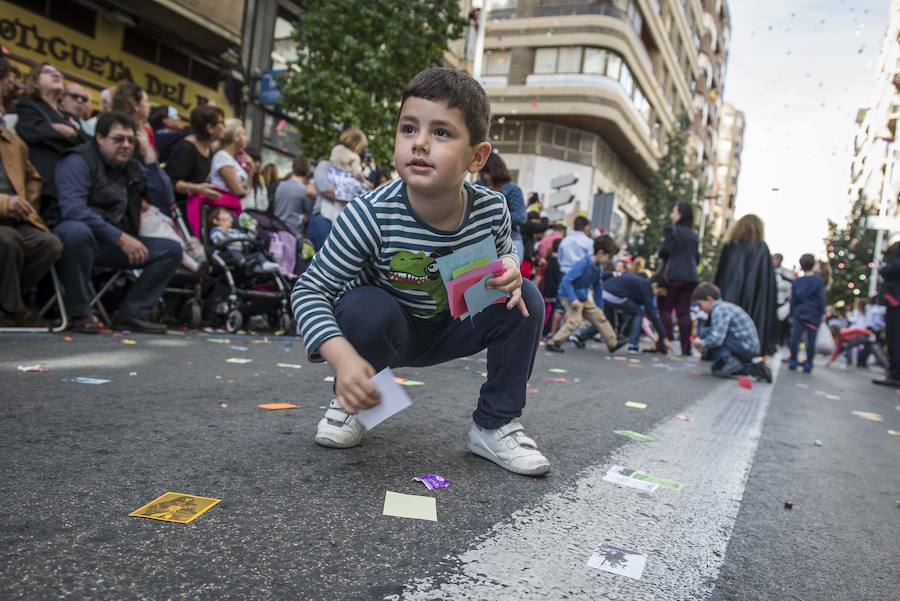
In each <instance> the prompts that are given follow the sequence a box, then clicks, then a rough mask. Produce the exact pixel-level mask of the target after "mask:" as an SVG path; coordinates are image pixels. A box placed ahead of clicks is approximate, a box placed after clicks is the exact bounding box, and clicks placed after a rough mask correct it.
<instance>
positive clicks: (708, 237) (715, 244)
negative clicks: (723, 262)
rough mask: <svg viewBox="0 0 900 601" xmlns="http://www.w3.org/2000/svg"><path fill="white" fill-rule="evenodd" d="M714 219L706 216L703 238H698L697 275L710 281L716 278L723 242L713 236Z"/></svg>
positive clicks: (701, 279)
mask: <svg viewBox="0 0 900 601" xmlns="http://www.w3.org/2000/svg"><path fill="white" fill-rule="evenodd" d="M714 224H715V220H714V219H713V218H712V217H707V219H706V227H704V228H703V239H702V240H700V249H701V250H700V264H699V265H698V266H697V275H698V276H699V277H700V281H701V282H702V281H706V282H712V281H713V280H715V279H716V269H718V267H719V257H721V256H722V249H723V248H724V247H725V243H724V242H723V241H722V240H719V239H718V238H717V237H715V236H713V225H714Z"/></svg>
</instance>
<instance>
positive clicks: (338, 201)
mask: <svg viewBox="0 0 900 601" xmlns="http://www.w3.org/2000/svg"><path fill="white" fill-rule="evenodd" d="M92 100H93V98H92V93H91V92H90V91H89V90H87V89H85V88H84V87H83V86H81V85H79V84H78V83H77V82H72V81H65V79H64V77H63V75H62V73H61V72H60V71H59V70H58V69H57V68H56V67H54V66H53V65H52V64H49V63H42V64H38V65H35V66H34V68H33V69H32V71H31V72H30V73H29V74H27V76H26V77H24V78H23V77H21V74H19V73H18V71H17V70H16V69H15V68H14V67H13V66H12V65H11V64H9V63H8V62H7V61H6V60H5V59H3V58H2V57H0V101H2V103H3V104H2V113H3V115H4V124H3V127H0V155H2V164H3V170H2V175H3V177H2V178H0V220H2V221H0V257H2V261H3V266H4V269H3V274H2V282H0V291H2V295H0V300H2V304H0V325H3V326H42V325H46V322H45V320H44V317H42V316H41V315H39V314H38V312H37V310H36V308H35V306H34V305H33V303H31V302H28V300H29V299H33V298H35V297H34V292H33V290H34V288H35V286H36V285H37V284H38V283H39V282H40V281H41V280H42V279H44V277H45V276H46V275H47V274H48V272H49V270H50V269H51V267H53V266H55V267H56V272H57V273H58V276H59V281H60V282H61V285H62V290H63V297H64V303H65V309H66V310H67V312H68V315H69V316H70V322H71V325H70V328H71V329H72V330H74V331H76V332H83V333H95V332H97V331H98V330H99V329H100V328H101V326H102V324H101V323H100V322H99V321H98V319H97V317H96V316H95V311H94V301H95V300H96V298H95V291H94V287H93V278H94V276H95V274H96V273H97V271H98V269H99V270H103V269H107V270H121V269H135V270H137V271H135V272H134V278H133V282H132V283H131V285H130V287H129V288H128V291H127V293H126V294H125V295H124V298H122V299H121V302H119V303H118V308H117V310H116V311H115V313H114V314H113V315H112V318H111V320H110V321H111V324H110V325H111V326H112V327H114V328H123V329H130V330H136V331H144V332H161V331H164V329H165V325H164V324H162V323H159V322H158V321H156V320H154V319H153V318H151V315H153V314H154V308H155V307H156V305H157V304H158V302H159V299H160V297H161V296H162V295H163V293H164V290H165V288H166V286H167V284H168V282H169V281H170V279H171V278H172V276H173V274H175V272H176V270H177V269H179V267H181V268H182V269H187V270H188V271H190V272H192V273H195V274H201V275H202V274H205V273H206V272H207V271H208V269H209V265H208V263H207V257H206V256H205V251H204V244H205V243H210V244H212V245H216V244H220V243H223V241H224V242H225V244H224V246H223V249H227V250H223V252H224V253H225V254H227V256H228V258H229V260H228V263H229V264H230V265H236V266H239V268H240V269H241V270H242V271H247V272H251V273H252V272H272V271H277V270H278V269H279V268H280V269H281V271H282V272H283V274H284V275H285V276H288V277H290V278H294V277H296V274H297V273H299V272H300V271H302V267H303V266H304V265H305V262H306V261H307V260H308V259H309V258H310V257H311V255H312V253H314V252H317V251H319V250H320V249H321V248H322V246H323V245H324V243H325V240H326V239H327V238H328V235H329V232H330V230H331V228H332V226H333V224H334V222H335V220H336V219H337V217H338V216H339V215H340V214H341V213H342V211H343V210H344V209H345V208H346V206H347V205H348V203H349V202H350V201H352V200H353V199H354V198H357V197H359V196H360V195H363V194H365V193H366V192H368V191H369V190H372V189H376V188H378V187H379V186H382V185H383V184H385V183H387V182H389V181H391V179H392V171H391V170H390V169H387V170H385V169H375V168H374V167H373V166H372V163H371V159H370V157H368V156H367V146H368V141H367V139H366V135H365V134H364V133H363V132H362V131H361V130H359V129H357V128H352V127H351V128H348V129H346V130H345V131H343V132H342V133H341V134H340V136H339V138H338V140H337V143H336V144H335V145H334V147H333V149H332V150H331V152H330V154H329V156H328V157H327V158H323V159H322V160H320V161H318V162H317V163H315V164H311V163H310V161H308V160H307V159H306V158H303V157H300V158H297V159H296V160H294V161H293V164H292V166H291V167H292V168H291V171H290V173H287V174H285V176H284V177H281V175H280V174H279V172H278V168H277V166H276V165H275V164H272V163H270V164H266V165H262V164H261V161H260V154H259V152H257V151H254V150H253V149H249V148H248V147H247V142H248V140H247V134H246V131H245V130H244V127H243V125H242V123H241V122H240V121H239V120H236V119H227V118H226V115H225V112H224V111H223V110H222V109H221V108H219V107H216V106H214V105H212V104H205V105H200V106H197V107H196V108H194V109H193V110H192V111H191V112H190V114H189V115H186V116H184V115H182V114H180V113H179V112H178V110H177V109H176V108H175V107H172V106H166V105H163V106H156V107H152V106H151V105H150V102H149V98H148V95H147V92H146V90H144V89H142V88H141V87H140V86H139V85H137V84H134V83H132V82H129V81H123V82H120V83H119V84H118V85H116V86H115V87H113V88H109V89H106V90H103V91H102V93H101V94H100V101H101V107H102V108H101V110H100V111H95V110H94V109H93V104H92ZM477 180H478V183H479V184H480V185H482V186H484V188H486V189H488V190H491V191H494V192H497V193H499V194H500V195H502V197H503V198H504V199H505V202H506V204H507V210H508V213H509V217H510V227H511V240H512V245H513V250H514V253H515V255H516V256H517V257H519V258H520V269H521V273H522V275H523V277H525V279H528V280H531V281H533V282H534V283H535V284H536V286H537V288H538V289H539V290H540V291H541V292H542V294H543V297H544V299H545V303H546V319H545V324H544V337H545V339H546V345H545V346H546V349H547V351H550V352H557V353H562V352H565V349H564V348H563V347H564V345H565V344H567V343H568V342H572V343H573V344H574V345H575V346H576V347H578V348H583V347H584V346H585V344H586V342H587V341H588V340H590V339H591V338H593V337H595V336H597V337H598V339H599V340H601V341H602V342H603V343H605V344H606V346H607V347H608V349H609V351H610V352H616V351H618V350H619V349H620V348H623V347H626V346H627V352H629V353H638V352H641V342H642V339H643V338H646V339H647V340H648V341H649V344H647V345H646V346H645V348H644V349H643V351H644V352H660V353H667V352H672V347H673V344H675V345H676V347H677V348H678V349H679V350H680V352H681V354H682V355H690V354H691V353H693V352H694V350H693V349H694V348H695V347H697V348H700V349H702V352H703V354H704V355H705V356H707V357H709V358H712V359H714V363H713V371H714V373H716V374H717V375H731V374H734V373H748V374H751V375H755V376H757V377H759V378H761V379H767V380H768V379H770V378H771V375H770V370H769V368H768V366H767V364H766V361H765V358H766V357H771V356H772V355H774V353H775V351H776V349H777V347H778V346H784V347H786V348H788V349H789V351H790V358H789V359H787V362H788V363H789V368H790V369H796V368H798V367H801V366H802V367H803V369H804V370H805V371H807V372H809V371H811V370H812V366H813V363H812V356H813V353H815V351H816V350H817V349H818V350H820V351H821V352H826V351H831V352H836V353H838V354H840V353H842V354H843V355H844V356H845V357H846V358H847V361H848V362H850V361H852V362H855V363H856V364H857V365H859V366H861V367H866V366H868V365H869V362H870V361H871V360H872V359H873V358H874V360H875V361H878V362H882V361H884V362H885V363H888V361H887V360H886V359H885V358H884V355H883V353H881V348H882V345H883V344H884V343H885V342H887V343H888V345H889V347H890V349H889V352H888V356H889V357H891V359H892V361H891V362H890V365H891V366H892V368H891V377H889V378H888V380H889V381H894V380H900V378H898V377H896V376H900V361H896V360H894V359H896V357H895V356H896V355H897V350H896V349H895V348H894V347H895V346H896V345H894V344H892V342H891V336H889V335H887V336H886V335H885V334H889V333H890V329H891V328H890V325H889V323H888V322H891V323H893V321H892V319H888V317H889V316H891V317H892V316H893V313H894V311H892V309H894V308H896V307H895V306H894V305H892V304H891V302H890V299H894V298H897V297H896V296H894V295H892V294H891V293H890V292H888V293H886V294H882V295H881V296H879V297H878V298H873V299H863V300H861V301H860V302H859V303H858V305H857V306H856V307H855V308H854V310H853V311H852V313H850V314H849V315H845V316H842V315H839V314H838V313H837V312H836V311H835V308H834V307H833V306H830V305H826V304H825V300H824V299H825V289H826V287H827V285H828V282H827V280H828V264H827V263H824V262H822V261H816V260H815V258H814V257H812V255H804V256H803V257H800V267H801V271H802V273H801V274H795V273H793V272H792V271H790V270H789V269H787V268H786V267H785V266H784V265H783V264H782V263H783V257H781V256H780V255H777V254H776V255H774V256H772V255H770V252H769V248H768V246H767V245H766V243H765V240H764V230H763V223H762V221H761V220H760V219H759V218H758V217H756V216H754V215H746V216H744V217H742V218H741V219H740V220H738V221H737V222H736V223H735V224H734V226H733V227H732V228H731V230H730V231H729V232H728V234H727V236H726V240H725V245H724V249H723V251H722V253H721V258H720V261H719V265H718V270H717V272H716V276H715V278H714V280H713V281H712V282H708V283H702V282H700V279H699V277H698V272H697V268H698V263H699V260H700V253H699V240H698V236H697V232H696V231H695V228H694V214H693V209H692V207H691V205H689V204H686V203H681V204H679V205H677V206H675V207H673V209H672V213H671V216H670V219H671V225H670V226H669V227H667V228H666V229H665V232H664V236H663V239H662V240H660V245H659V249H658V253H657V255H656V256H655V257H639V256H632V255H631V253H630V252H629V250H628V246H627V244H624V243H623V241H617V240H615V239H613V238H612V237H610V236H609V235H601V236H598V235H597V234H598V232H596V231H592V228H591V225H590V222H589V221H588V219H587V218H586V217H583V216H576V217H575V218H574V219H573V220H571V221H570V222H568V223H566V222H564V221H560V222H550V220H548V219H547V218H546V217H545V216H544V215H545V213H544V212H543V211H542V207H541V204H540V200H539V196H538V195H537V194H532V195H531V196H530V198H529V199H528V200H527V201H526V198H525V195H524V194H523V191H522V190H521V189H520V188H519V186H517V185H516V183H515V182H514V181H513V178H512V177H511V175H510V171H509V169H508V167H507V165H506V164H505V162H504V160H503V159H502V158H501V156H500V155H499V154H498V153H496V152H491V153H489V155H488V156H487V157H486V160H485V162H484V165H483V166H481V167H480V168H479V170H478V173H477ZM245 211H248V212H249V214H253V215H255V214H258V213H265V214H267V215H269V216H271V217H272V218H273V221H274V222H276V223H278V224H279V227H282V228H283V229H284V231H285V232H286V233H288V234H290V235H291V236H293V238H294V240H295V242H296V243H295V244H292V246H291V248H292V252H293V251H296V256H295V257H292V258H291V260H290V261H280V260H279V259H280V258H281V257H280V256H273V255H272V253H269V252H267V250H268V249H266V248H265V247H263V249H262V251H261V252H260V251H259V249H258V248H256V247H253V248H245V246H246V245H245V244H244V243H245V242H246V241H247V240H248V239H249V238H252V237H254V236H255V235H256V232H255V224H256V221H255V220H254V219H246V220H245V219H243V218H241V217H240V216H241V214H242V212H245ZM179 220H180V221H181V222H182V223H183V225H182V224H180V223H178V222H179ZM179 225H182V226H181V227H179ZM279 248H280V247H279ZM894 250H896V249H895V246H892V247H891V249H889V253H888V255H887V257H888V260H887V265H886V267H885V269H884V270H883V273H882V275H883V276H884V278H885V287H886V289H890V286H891V284H890V279H891V278H892V277H896V276H894V275H893V272H892V269H893V268H892V265H893V263H892V261H893V259H892V256H893V255H891V252H893V251H894ZM278 254H280V253H278ZM238 255H240V256H238ZM648 263H652V264H654V265H655V266H658V267H657V269H656V270H655V271H653V272H651V271H649V270H648V269H647V265H648ZM29 293H31V296H29ZM723 323H728V324H731V325H730V326H729V327H727V328H725V329H724V330H723V325H722V324H723ZM750 323H752V324H753V328H749V327H746V326H747V324H750ZM676 333H677V335H676ZM801 341H805V346H806V349H807V354H806V356H805V358H804V359H803V361H802V362H801V360H800V353H799V347H800V343H801ZM838 347H839V351H835V349H836V348H838Z"/></svg>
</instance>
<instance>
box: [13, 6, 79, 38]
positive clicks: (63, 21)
mask: <svg viewBox="0 0 900 601" xmlns="http://www.w3.org/2000/svg"><path fill="white" fill-rule="evenodd" d="M10 2H11V3H12V4H15V5H17V6H21V7H22V8H24V9H27V10H30V11H32V12H35V13H37V14H39V15H41V16H44V17H47V18H48V19H50V20H52V21H56V22H57V23H59V24H60V25H64V26H66V27H68V28H69V29H74V30H75V31H77V32H79V33H83V34H84V35H86V36H90V37H94V34H95V33H96V27H97V11H95V10H93V9H91V8H88V7H86V6H83V5H81V4H78V3H76V2H72V0H49V1H48V0H10Z"/></svg>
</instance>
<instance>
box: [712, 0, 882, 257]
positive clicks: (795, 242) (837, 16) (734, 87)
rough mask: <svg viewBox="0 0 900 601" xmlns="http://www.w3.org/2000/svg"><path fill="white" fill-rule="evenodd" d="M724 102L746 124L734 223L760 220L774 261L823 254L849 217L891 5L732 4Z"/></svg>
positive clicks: (845, 1) (765, 0)
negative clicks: (857, 141) (856, 145)
mask: <svg viewBox="0 0 900 601" xmlns="http://www.w3.org/2000/svg"><path fill="white" fill-rule="evenodd" d="M729 6H730V8H731V17H732V18H731V22H732V31H731V34H732V38H731V52H730V57H729V60H728V72H727V74H726V78H725V96H724V97H725V101H726V102H730V103H731V104H733V105H735V107H736V108H737V109H738V110H741V111H743V112H744V114H745V115H746V119H747V127H746V131H745V134H744V150H743V153H742V155H741V162H742V165H741V173H740V176H739V179H738V192H737V198H736V212H737V216H738V217H739V216H741V215H745V214H747V213H755V214H756V215H759V216H760V217H761V218H762V219H763V221H764V223H765V225H766V242H767V243H768V245H769V247H770V248H771V250H772V252H773V253H776V252H780V253H782V254H784V256H785V264H787V265H795V264H796V263H797V260H798V259H799V257H800V255H801V254H802V253H804V252H812V253H814V254H816V255H822V254H823V253H824V250H825V249H824V244H823V242H822V238H823V237H824V236H825V232H826V228H827V219H828V218H831V219H834V220H836V221H841V220H842V219H843V217H844V216H845V215H846V214H847V212H848V211H849V208H850V198H849V196H848V193H847V188H848V187H849V185H850V165H851V162H852V156H853V155H852V153H853V136H854V135H855V133H856V125H855V119H856V112H857V109H859V108H861V107H864V106H867V105H869V104H871V103H872V101H873V99H874V97H875V94H876V92H875V90H876V88H875V75H876V73H875V69H876V63H877V58H878V53H879V51H880V49H881V44H882V39H883V37H884V33H885V30H886V28H887V24H888V11H889V8H890V0H858V1H852V0H729Z"/></svg>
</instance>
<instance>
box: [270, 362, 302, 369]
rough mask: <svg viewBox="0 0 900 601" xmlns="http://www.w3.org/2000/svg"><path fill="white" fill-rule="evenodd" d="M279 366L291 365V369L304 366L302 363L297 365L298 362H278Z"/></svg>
mask: <svg viewBox="0 0 900 601" xmlns="http://www.w3.org/2000/svg"><path fill="white" fill-rule="evenodd" d="M275 365H277V366H278V367H289V368H291V369H300V368H301V367H303V366H302V365H297V364H296V363H276V364H275Z"/></svg>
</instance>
